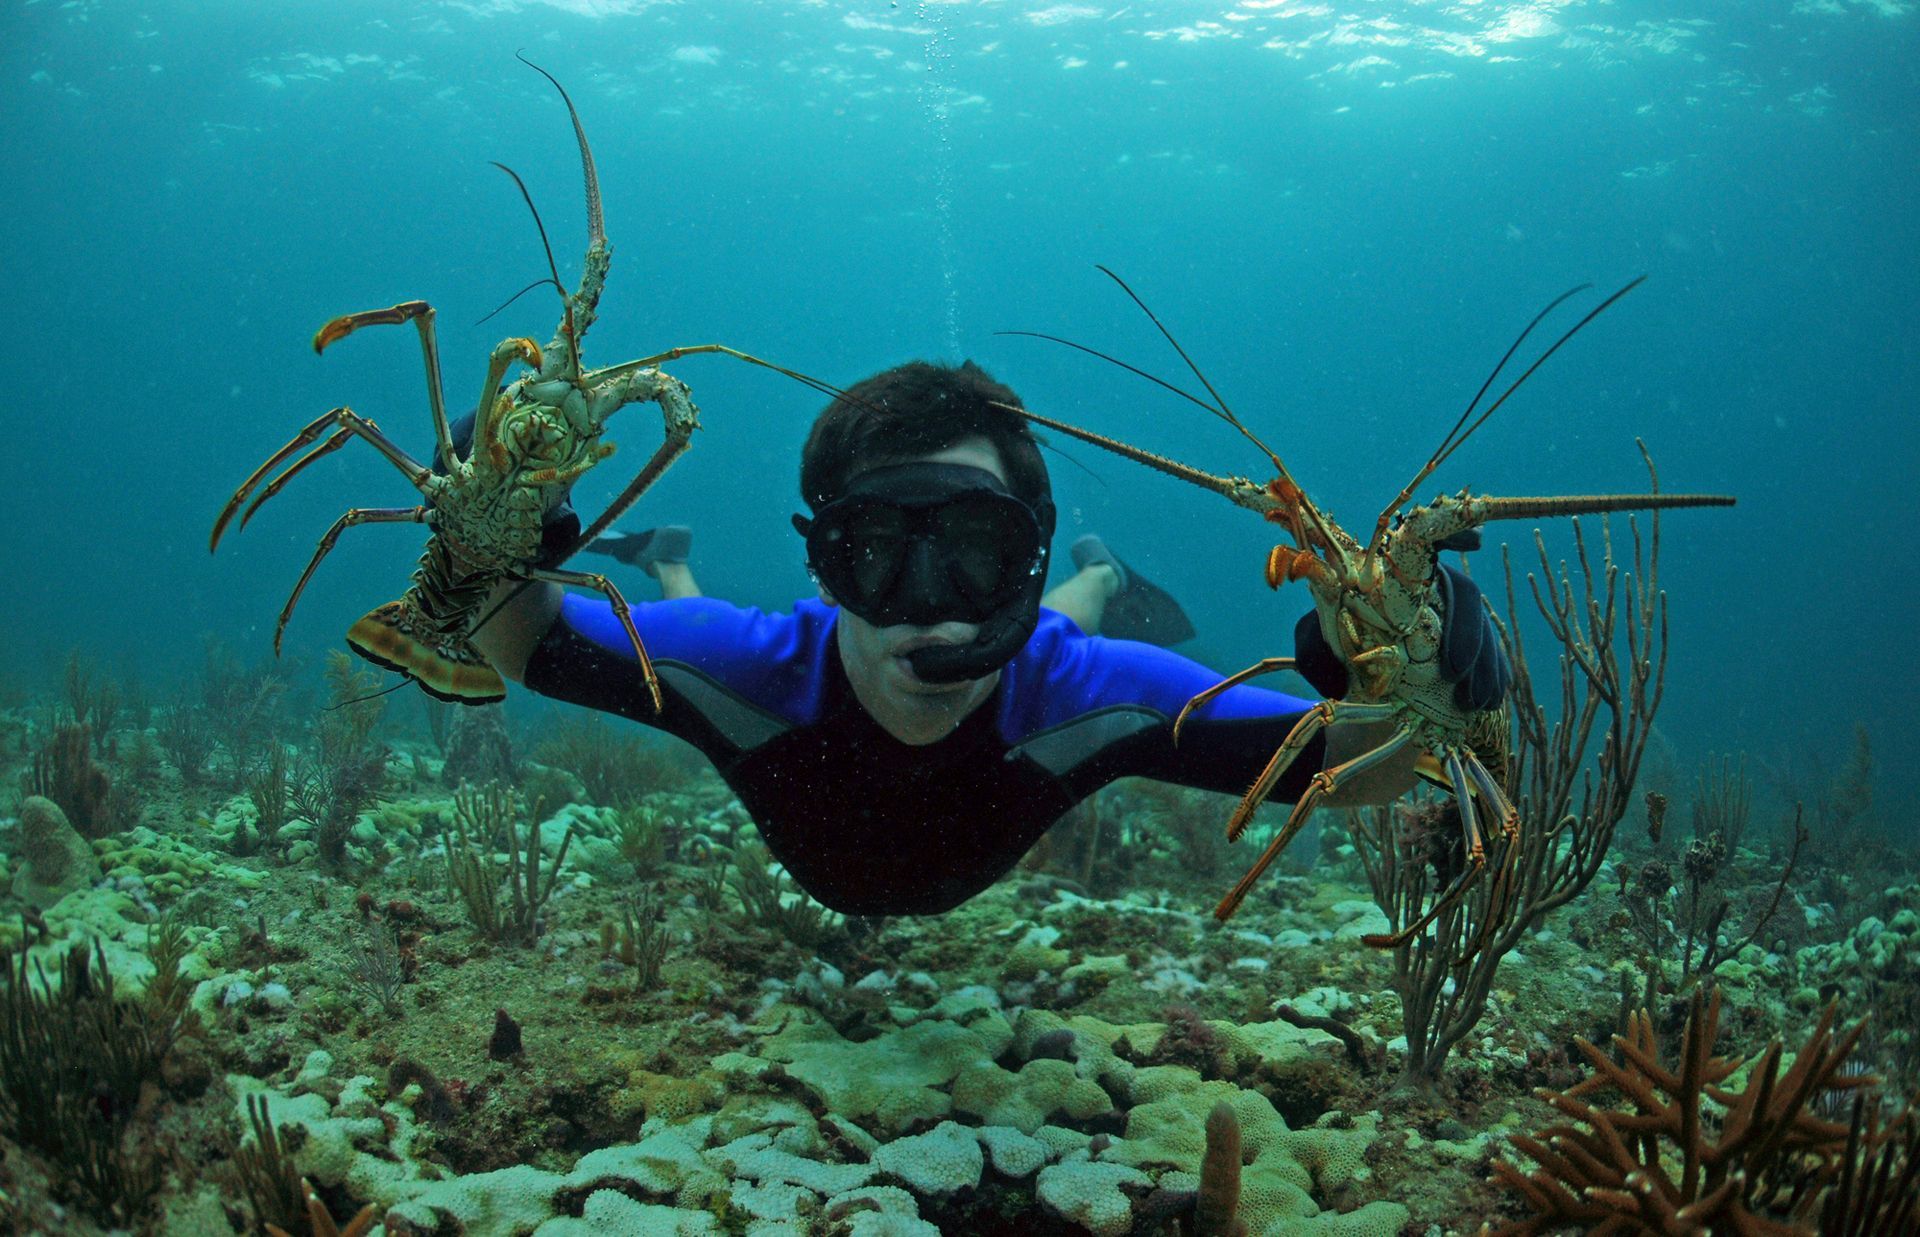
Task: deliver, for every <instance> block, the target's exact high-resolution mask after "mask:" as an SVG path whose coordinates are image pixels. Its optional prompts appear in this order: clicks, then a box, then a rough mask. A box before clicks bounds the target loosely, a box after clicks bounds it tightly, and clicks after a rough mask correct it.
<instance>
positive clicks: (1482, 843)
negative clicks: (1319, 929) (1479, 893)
mask: <svg viewBox="0 0 1920 1237" xmlns="http://www.w3.org/2000/svg"><path fill="white" fill-rule="evenodd" d="M1444 758H1445V759H1444V763H1445V766H1446V770H1447V781H1448V782H1449V783H1450V784H1451V785H1452V787H1453V802H1454V806H1455V808H1457V809H1458V810H1459V812H1460V828H1461V830H1462V831H1463V833H1464V834H1465V837H1466V862H1465V864H1464V865H1462V867H1461V869H1460V875H1458V876H1456V877H1454V879H1453V883H1452V884H1450V885H1448V886H1447V887H1446V888H1445V889H1443V890H1441V891H1440V894H1439V896H1438V897H1436V898H1434V900H1433V905H1432V906H1429V907H1428V908H1427V909H1426V912H1425V913H1424V914H1422V915H1421V916H1420V917H1419V918H1418V919H1416V920H1414V921H1413V922H1412V923H1410V924H1408V925H1407V926H1406V927H1404V928H1402V929H1400V930H1399V931H1398V932H1384V933H1382V932H1376V933H1373V934H1371V935H1368V936H1365V937H1362V938H1361V940H1362V943H1364V944H1367V945H1371V946H1373V947H1374V948H1376V949H1397V948H1399V947H1400V946H1401V945H1404V944H1406V943H1407V942H1408V941H1410V940H1412V939H1413V938H1414V937H1416V936H1418V935H1420V933H1421V932H1423V931H1424V930H1425V929H1426V926H1427V925H1428V924H1430V923H1432V922H1433V921H1434V920H1436V919H1438V918H1440V916H1441V915H1443V914H1445V913H1446V912H1447V911H1448V910H1450V909H1452V907H1453V906H1454V905H1455V904H1456V903H1458V902H1459V901H1460V899H1461V898H1462V897H1464V896H1465V895H1466V892H1467V890H1468V889H1470V888H1472V886H1473V882H1474V881H1476V880H1478V879H1479V877H1480V874H1481V873H1482V872H1484V871H1485V870H1486V866H1487V847H1486V840H1485V838H1484V836H1483V835H1482V834H1481V832H1480V822H1479V818H1478V816H1477V815H1476V810H1475V808H1474V804H1473V796H1474V791H1475V789H1476V788H1478V779H1477V778H1475V777H1474V776H1473V775H1472V774H1471V773H1469V772H1468V766H1469V764H1473V765H1478V764H1479V763H1480V762H1479V758H1478V757H1477V756H1475V755H1474V754H1473V753H1472V751H1470V750H1468V749H1466V748H1455V747H1450V748H1447V749H1446V750H1445V752H1444ZM1481 774H1482V776H1485V777H1486V780H1487V782H1488V783H1492V781H1493V778H1492V776H1491V775H1489V774H1487V773H1486V771H1485V770H1484V769H1482V770H1481ZM1494 790H1495V791H1496V792H1498V790H1499V787H1498V786H1495V787H1494ZM1482 793H1484V789H1483V788H1482ZM1488 806H1489V807H1492V808H1494V809H1495V810H1501V808H1502V807H1504V810H1505V811H1509V812H1510V811H1512V810H1513V808H1512V805H1511V804H1508V803H1507V797H1506V796H1505V795H1504V794H1501V795H1500V796H1499V798H1498V799H1496V800H1493V801H1491V802H1490V803H1489V804H1488ZM1503 828H1504V826H1503ZM1507 853H1508V854H1513V853H1516V848H1514V847H1512V846H1508V847H1507ZM1503 866H1504V857H1503Z"/></svg>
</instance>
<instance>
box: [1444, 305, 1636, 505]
mask: <svg viewBox="0 0 1920 1237" xmlns="http://www.w3.org/2000/svg"><path fill="white" fill-rule="evenodd" d="M1646 281H1647V277H1646V276H1645V275H1641V276H1638V277H1637V278H1635V279H1633V280H1632V281H1630V282H1629V283H1628V284H1627V286H1626V287H1624V288H1622V289H1620V290H1619V291H1618V292H1616V293H1614V294H1613V295H1612V296H1610V297H1608V298H1607V299H1606V300H1604V301H1601V302H1600V303H1599V304H1598V305H1595V306H1594V307H1593V308H1592V309H1591V310H1590V311H1588V313H1587V316H1586V317H1584V318H1582V319H1580V321H1578V322H1576V323H1574V324H1573V325H1572V326H1571V327H1569V328H1568V329H1567V333H1566V334H1565V335H1562V336H1561V337H1560V338H1559V339H1556V340H1554V341H1553V346H1552V347H1550V348H1548V349H1547V350H1546V351H1545V352H1543V353H1541V354H1540V356H1539V357H1538V359H1536V360H1535V361H1534V363H1533V364H1531V365H1529V366H1527V371H1526V372H1525V373H1523V374H1521V375H1520V376H1519V377H1518V378H1515V379H1514V380H1513V385H1512V386H1510V387H1508V388H1507V389H1506V390H1505V391H1503V392H1502V393H1501V395H1500V398H1499V399H1497V400H1494V401H1493V403H1491V404H1489V405H1487V410H1486V411H1485V412H1483V413H1481V414H1480V416H1479V418H1478V419H1476V420H1475V421H1474V423H1473V424H1472V425H1469V426H1468V427H1467V428H1466V431H1465V432H1464V433H1462V434H1461V435H1460V436H1459V437H1458V438H1456V439H1455V440H1454V442H1453V444H1452V445H1451V446H1449V447H1448V448H1447V449H1446V450H1445V451H1443V452H1441V453H1440V455H1439V456H1438V457H1437V458H1436V459H1435V460H1434V467H1436V468H1437V467H1439V466H1440V464H1442V463H1444V462H1445V461H1446V458H1447V457H1448V456H1449V455H1452V454H1453V453H1454V452H1455V451H1457V450H1459V449H1460V444H1461V443H1463V442H1465V441H1466V440H1467V439H1469V438H1471V437H1472V436H1473V431H1475V430H1477V429H1479V428H1480V427H1481V426H1482V425H1485V424H1486V423H1487V418H1488V417H1490V416H1492V415H1493V414H1494V413H1496V412H1498V411H1500V405H1502V404H1504V403H1506V402H1507V400H1508V399H1509V398H1510V397H1511V396H1512V395H1513V393H1514V392H1515V391H1518V390H1519V389H1520V384H1521V383H1523V382H1525V381H1526V380H1527V379H1529V378H1531V377H1533V371H1535V370H1537V369H1539V368H1540V367H1541V366H1542V365H1545V364H1546V363H1547V358H1548V357H1550V356H1552V355H1553V354H1554V353H1556V352H1558V351H1560V345H1562V344H1564V343H1566V342H1567V341H1568V340H1569V339H1572V338H1573V337H1574V336H1575V335H1578V334H1579V333H1580V330H1581V328H1582V327H1584V326H1586V325H1587V323H1589V322H1592V321H1593V320H1594V319H1595V318H1598V317H1599V316H1600V315H1601V314H1603V313H1605V312H1606V311H1607V310H1608V309H1610V308H1611V307H1612V306H1613V303H1614V302H1615V301H1617V300H1619V299H1620V298H1621V297H1623V296H1625V295H1626V294H1627V293H1629V292H1631V291H1633V290H1634V289H1635V288H1637V287H1639V286H1640V285H1641V284H1643V283H1645V282H1646ZM1555 304H1558V302H1555ZM1549 308H1551V306H1549Z"/></svg>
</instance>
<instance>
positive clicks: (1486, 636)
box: [1293, 563, 1513, 713]
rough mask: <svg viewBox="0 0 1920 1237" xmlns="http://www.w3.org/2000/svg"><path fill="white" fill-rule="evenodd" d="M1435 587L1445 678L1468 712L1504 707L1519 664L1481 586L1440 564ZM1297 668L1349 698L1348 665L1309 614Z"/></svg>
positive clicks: (1297, 636) (1333, 694) (1300, 631)
mask: <svg viewBox="0 0 1920 1237" xmlns="http://www.w3.org/2000/svg"><path fill="white" fill-rule="evenodd" d="M1434 583H1435V584H1436V585H1437V586H1438V587H1439V589H1440V602H1441V609H1442V615H1441V621H1442V623H1443V624H1444V627H1443V629H1442V631H1441V633H1440V676H1441V677H1442V678H1443V679H1445V680H1446V681H1447V682H1449V683H1451V684H1453V702H1454V704H1455V705H1457V706H1459V708H1460V710H1461V712H1463V713H1478V712H1480V711H1482V710H1484V709H1492V708H1497V707H1499V704H1500V702H1501V701H1502V700H1505V699H1506V698H1507V689H1508V688H1510V687H1511V686H1513V663H1512V662H1510V661H1508V660H1507V651H1506V649H1504V648H1502V647H1501V645H1500V633H1499V631H1498V630H1497V629H1496V628H1495V627H1494V625H1493V616H1492V615H1491V614H1489V613H1487V607H1486V604H1485V603H1484V602H1483V601H1482V599H1481V594H1480V586H1479V585H1477V584H1475V583H1474V582H1473V581H1472V580H1470V579H1468V578H1467V576H1466V573H1464V572H1462V571H1460V570H1458V569H1457V568H1454V567H1450V566H1448V565H1447V564H1445V563H1441V564H1439V571H1438V573H1437V574H1436V576H1435V580H1434ZM1293 649H1294V659H1295V661H1294V668H1295V669H1296V670H1298V671H1299V672H1300V676H1301V677H1302V678H1304V679H1306V681H1307V682H1308V683H1311V684H1312V685H1313V690H1315V691H1317V692H1319V693H1320V694H1321V695H1322V696H1325V697H1326V698H1327V699H1329V700H1338V699H1340V698H1341V697H1343V696H1345V695H1346V694H1347V686H1348V685H1347V664H1346V663H1345V662H1344V661H1342V660H1340V655H1339V654H1338V653H1336V652H1335V651H1334V650H1333V649H1332V648H1331V647H1329V646H1328V644H1327V641H1326V637H1324V636H1323V635H1321V633H1320V616H1319V613H1318V612H1317V611H1313V610H1309V611H1307V613H1306V614H1304V615H1302V616H1301V618H1300V622H1299V623H1298V624H1296V625H1295V627H1294V629H1293Z"/></svg>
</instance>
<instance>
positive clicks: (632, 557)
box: [586, 524, 693, 575]
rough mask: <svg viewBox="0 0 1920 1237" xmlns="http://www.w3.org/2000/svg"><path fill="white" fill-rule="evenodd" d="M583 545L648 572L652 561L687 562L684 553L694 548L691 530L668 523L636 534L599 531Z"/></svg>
mask: <svg viewBox="0 0 1920 1237" xmlns="http://www.w3.org/2000/svg"><path fill="white" fill-rule="evenodd" d="M586 548H587V551H588V552H589V553H592V554H605V555H608V556H609V557H611V558H615V559H618V560H619V561H621V562H623V563H625V564H626V565H627V566H629V567H638V568H639V569H640V570H642V571H644V572H647V573H648V574H649V575H651V574H652V572H653V565H654V564H655V563H684V562H686V561H687V553H688V551H689V550H691V549H692V548H693V530H692V529H691V528H688V527H687V526H686V525H684V524H668V525H664V526H663V527H660V528H649V529H647V530H645V531H644V532H638V533H620V532H611V533H601V534H600V535H599V536H598V537H595V538H594V539H593V540H592V541H590V542H588V543H587V546H586Z"/></svg>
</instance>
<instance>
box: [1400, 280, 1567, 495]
mask: <svg viewBox="0 0 1920 1237" xmlns="http://www.w3.org/2000/svg"><path fill="white" fill-rule="evenodd" d="M1592 286H1593V285H1592V284H1590V283H1583V284H1578V285H1576V286H1574V287H1571V288H1568V289H1567V290H1566V291H1565V292H1562V293H1561V294H1560V295H1559V296H1556V297H1554V298H1553V299H1552V300H1551V301H1548V302H1547V307H1546V308H1545V309H1543V310H1541V311H1540V312H1539V313H1537V314H1535V315H1534V316H1533V321H1531V322H1529V323H1527V325H1526V328H1525V329H1524V330H1522V331H1521V332H1520V334H1519V335H1517V336H1515V337H1514V341H1513V343H1511V344H1509V345H1508V346H1507V352H1506V355H1505V356H1503V357H1501V358H1500V363H1499V364H1497V365H1495V366H1494V367H1493V372H1492V373H1490V374H1488V375H1487V380H1486V381H1485V382H1483V383H1481V384H1480V389H1479V390H1478V391H1475V392H1474V393H1473V398H1472V399H1470V400H1468V401H1467V406H1466V409H1465V411H1463V412H1461V414H1460V419H1459V420H1458V421H1455V422H1454V423H1453V428H1452V429H1450V430H1448V431H1447V436H1446V437H1445V438H1442V439H1441V440H1440V445H1439V446H1437V447H1435V448H1434V449H1433V454H1434V457H1435V458H1439V457H1440V456H1442V455H1444V454H1445V453H1446V451H1447V449H1448V448H1449V447H1450V446H1452V445H1453V436H1454V435H1455V434H1458V433H1459V432H1460V427H1461V426H1463V425H1465V424H1466V423H1467V418H1468V417H1470V416H1472V415H1473V410H1474V409H1475V408H1476V407H1478V406H1479V404H1480V400H1481V399H1482V397H1484V396H1485V395H1486V393H1487V389H1488V388H1489V387H1491V386H1493V380H1494V379H1495V378H1498V377H1499V376H1500V371H1501V370H1503V369H1505V368H1506V367H1507V362H1508V361H1511V360H1512V359H1513V354H1514V353H1516V352H1518V351H1520V345H1521V344H1524V343H1526V342H1527V336H1529V335H1531V334H1533V328H1534V327H1536V326H1539V325H1540V322H1541V320H1542V319H1543V318H1545V317H1546V316H1547V315H1548V314H1550V313H1552V312H1553V311H1554V310H1556V309H1558V308H1560V305H1561V303H1562V302H1563V301H1565V300H1566V299H1567V298H1568V297H1570V296H1572V295H1574V294H1575V293H1577V292H1585V291H1586V290H1587V289H1588V288H1591V287H1592Z"/></svg>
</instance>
